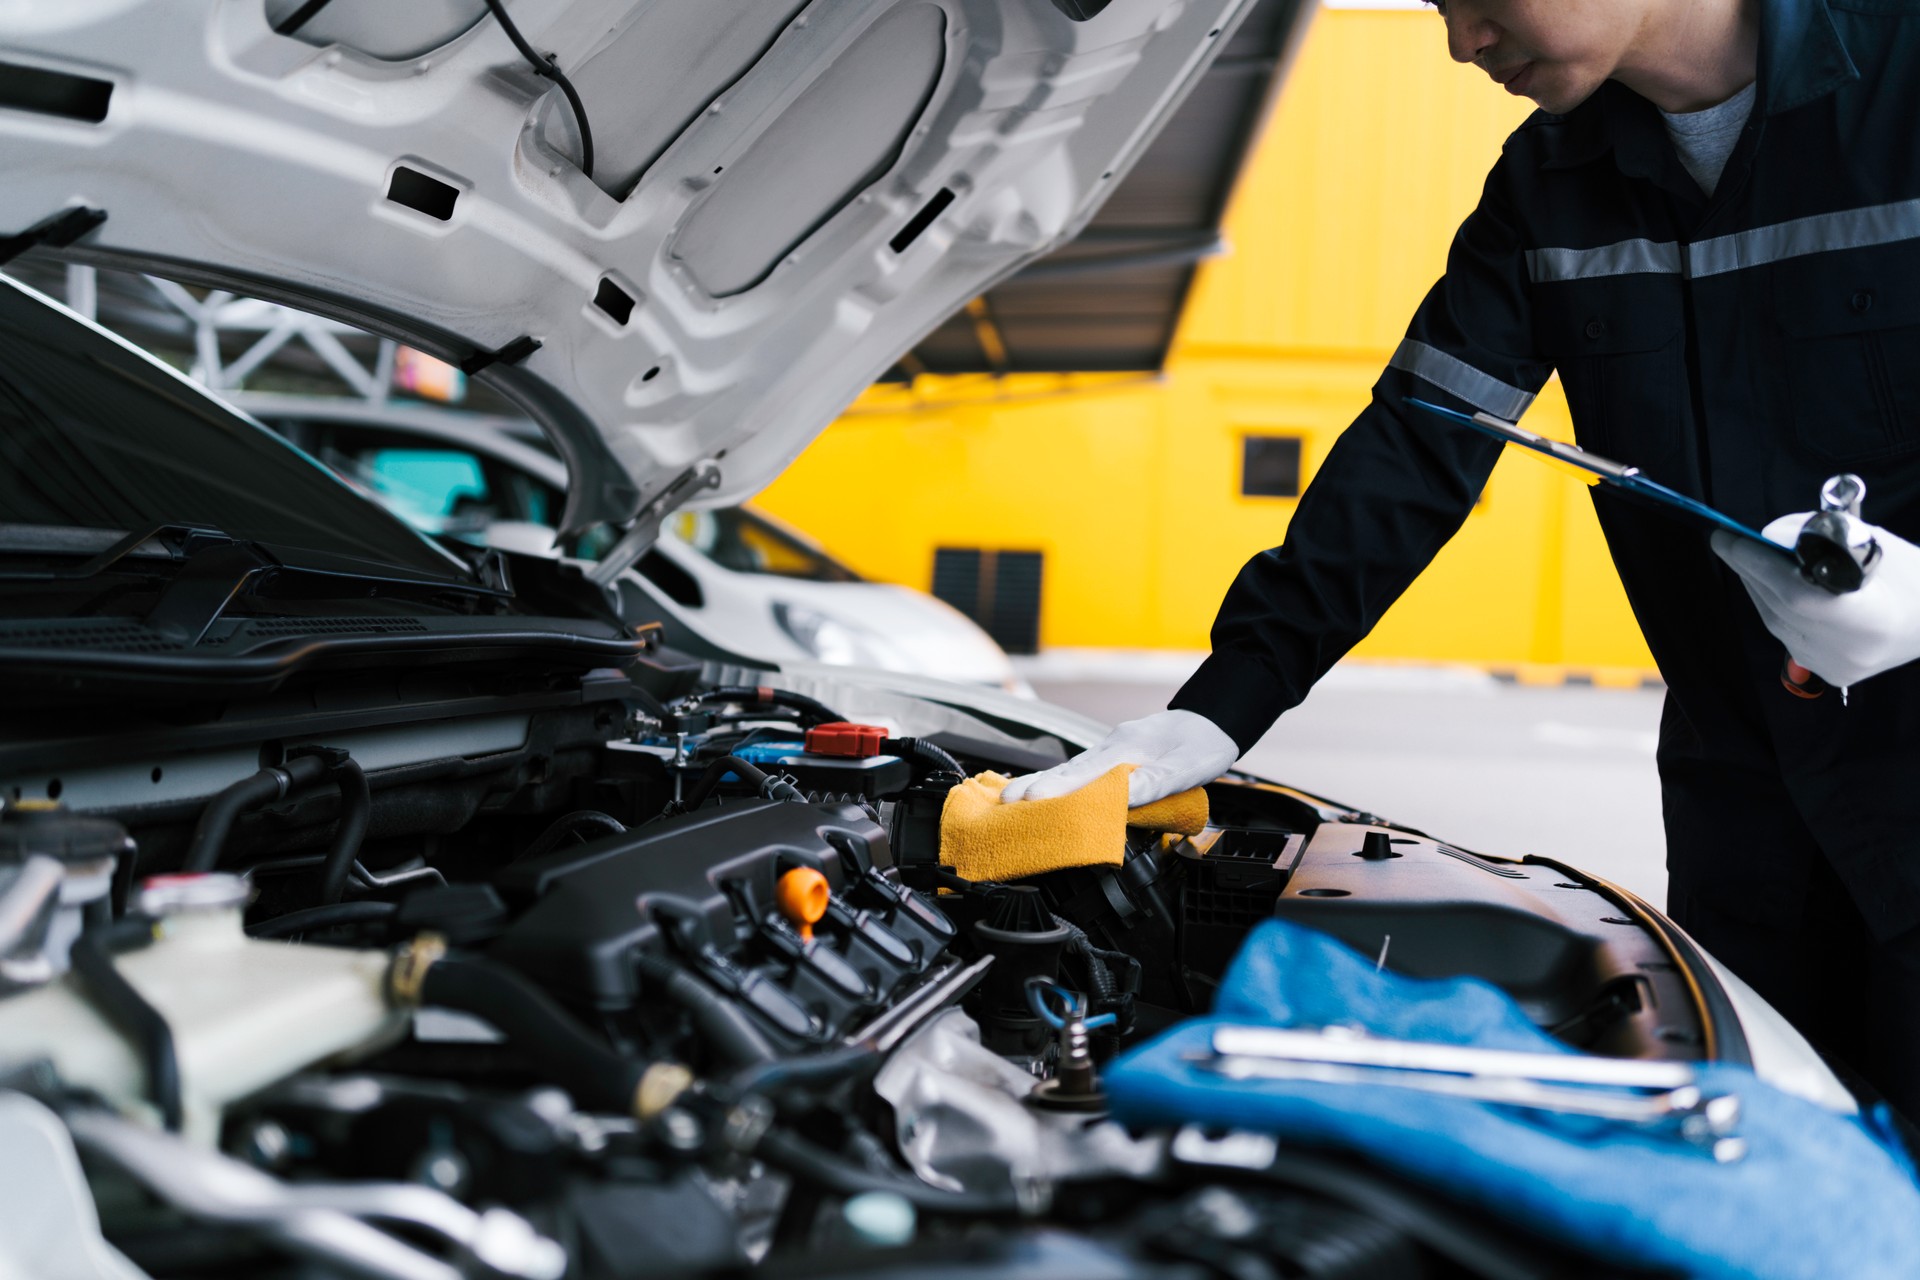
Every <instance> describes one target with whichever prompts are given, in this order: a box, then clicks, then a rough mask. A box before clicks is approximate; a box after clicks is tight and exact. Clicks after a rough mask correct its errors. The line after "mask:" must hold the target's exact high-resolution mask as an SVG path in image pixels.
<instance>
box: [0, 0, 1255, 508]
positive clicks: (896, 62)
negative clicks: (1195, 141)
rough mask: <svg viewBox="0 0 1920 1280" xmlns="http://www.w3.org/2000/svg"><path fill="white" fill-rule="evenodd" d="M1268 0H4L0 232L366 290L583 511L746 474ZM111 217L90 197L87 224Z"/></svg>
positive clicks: (1041, 240) (1073, 226) (1121, 166)
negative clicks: (496, 401) (1075, 14)
mask: <svg viewBox="0 0 1920 1280" xmlns="http://www.w3.org/2000/svg"><path fill="white" fill-rule="evenodd" d="M1251 5H1252V0H1113V3H1111V4H1110V5H1109V6H1108V7H1106V8H1105V9H1104V10H1102V11H1101V12H1099V13H1097V14H1095V15H1094V16H1093V17H1091V18H1090V19H1087V20H1084V21H1074V20H1070V19H1069V18H1068V17H1067V16H1066V14H1065V13H1064V12H1063V8H1065V9H1076V8H1091V7H1095V6H1092V5H1088V4H1086V3H1085V0H1079V3H1078V4H1076V3H1073V2H1072V0H1069V2H1068V3H1066V4H1065V5H1064V6H1062V7H1056V5H1055V4H1054V3H1052V0H811V2H807V0H508V3H507V5H506V12H507V14H508V16H509V17H510V18H511V19H512V21H513V23H514V24H515V26H517V27H518V29H519V30H520V32H521V33H522V34H523V35H524V37H525V38H526V40H527V41H528V43H529V44H530V45H531V46H532V48H533V49H534V50H535V51H538V52H541V53H550V54H551V55H552V57H553V58H554V60H555V61H556V62H557V64H558V66H559V67H560V68H561V70H562V71H564V72H565V73H566V74H567V76H568V77H569V78H570V79H571V81H572V84H573V86H574V87H575V88H576V89H577V91H578V95H579V98H580V100H581V102H582V104H583V106H584V110H585V114H586V117H587V120H588V123H589V126H590V129H591V133H592V138H593V142H594V148H595V156H594V164H593V169H592V174H591V176H589V175H588V174H587V173H586V172H583V169H582V163H581V162H582V158H583V157H582V139H581V136H580V132H579V129H578V125H577V121H576V118H575V115H574V113H573V111H572V110H571V109H570V108H569V105H568V101H567V98H566V97H565V96H564V94H563V92H562V90H561V88H560V87H559V86H558V85H556V84H555V83H554V82H553V81H552V80H550V79H546V78H542V77H541V76H540V75H538V74H536V73H535V71H534V70H533V68H532V67H531V65H530V64H529V62H528V61H527V59H526V58H524V57H523V56H522V54H521V53H520V52H518V51H516V48H515V46H514V43H513V42H512V40H511V39H510V38H509V35H508V34H507V32H506V31H505V30H504V29H503V27H502V26H501V24H500V22H499V21H498V20H497V19H496V18H495V17H494V16H492V15H491V14H490V13H489V12H488V10H487V7H486V5H485V3H484V0H410V2H409V3H407V4H394V3H392V2H391V0H331V3H328V4H325V5H323V6H321V7H319V9H318V12H317V13H312V14H311V16H309V17H307V18H306V20H305V22H304V25H302V26H300V27H299V29H298V30H297V31H294V32H293V33H292V34H281V33H280V32H278V31H277V30H276V26H279V27H285V26H288V25H289V22H290V19H292V18H293V17H294V16H296V15H297V14H299V13H300V12H301V11H303V10H306V11H311V10H313V9H314V8H315V6H314V5H313V4H312V3H311V2H310V0H307V2H306V3H302V0H64V2H63V3H62V4H59V5H39V4H4V3H0V63H4V64H7V65H4V66H0V171H4V172H5V173H6V175H7V180H6V181H5V182H4V183H0V232H16V233H26V234H23V235H16V236H15V238H14V240H13V241H12V242H11V243H9V244H0V255H8V254H9V253H10V252H19V251H23V250H25V249H29V248H37V249H39V250H41V251H42V252H54V253H58V254H61V255H63V256H65V257H67V258H68V259H70V260H75V261H84V262H94V263H97V264H100V265H106V266H120V267H140V268H144V269H147V270H151V271H154V272H155V273H157V274H162V275H171V276H173V277H175V278H178V279H185V280H189V281H198V282H200V283H204V284H208V285H223V286H229V287H232V288H235V289H236V290H240V291H244V292H248V293H253V294H257V295H260V296H265V297H270V298H274V299H277V300H281V301H286V302H289V303H292V304H294V305H297V306H301V307H304V308H306V309H308V310H313V311H320V312H323V313H325V314H330V315H335V316H337V317H339V318H341V319H345V320H350V321H352V322H354V323H356V324H360V325H363V326H365V327H367V328H370V329H374V330H376V331H379V332H382V333H385V334H387V335H389V336H392V337H396V338H400V339H404V340H405V341H407V342H409V343H411V344H413V345H415V346H418V347H421V348H423V349H425V350H427V351H431V352H433V353H435V354H437V355H439V356H441V357H443V358H446V359H449V360H451V361H453V362H454V363H457V364H462V365H464V366H465V367H466V368H468V370H469V371H470V372H474V373H476V374H477V375H478V376H481V377H483V378H486V379H488V380H489V381H491V382H492V383H494V384H495V385H496V386H498V387H499V389H500V390H501V391H503V392H504V393H505V394H507V395H508V396H509V397H511V398H512V399H514V400H515V401H517V402H518V403H519V404H521V405H522V406H523V407H524V408H525V409H526V410H527V411H528V412H530V413H531V414H533V415H534V416H535V417H536V418H538V419H539V420H540V421H541V422H542V423H543V424H544V426H545V427H546V429H547V430H548V431H549V433H550V434H551V435H552V436H553V437H554V439H555V441H556V443H557V444H558V446H559V447H560V448H561V450H562V452H563V453H564V454H565V455H566V458H567V461H568V463H569V469H570V472H571V474H572V476H573V477H574V484H573V486H572V491H571V493H570V494H569V498H568V506H567V511H566V513H565V518H564V521H565V524H566V525H567V527H568V528H569V529H573V530H577V529H580V528H583V527H585V526H588V525H591V524H596V523H614V522H624V521H627V520H630V519H634V518H635V517H641V519H640V520H639V523H638V525H636V531H635V534H634V538H635V539H636V540H645V537H646V536H647V534H648V533H649V532H650V530H651V528H652V527H654V526H656V525H657V522H658V519H659V518H660V517H661V516H662V515H664V514H665V512H666V510H667V509H670V508H671V507H672V506H676V505H679V504H681V503H682V502H686V501H694V502H697V503H699V504H700V505H717V504H724V503H732V502H738V501H740V500H742V499H744V498H746V497H747V496H749V495H751V494H752V493H754V492H755V491H757V490H758V489H760V488H761V487H762V486H764V485H765V484H766V483H767V482H768V481H770V480H771V479H772V478H773V477H774V476H775V475H777V474H778V473H779V472H780V470H781V469H782V468H783V467H785V466H786V464H787V463H788V462H789V461H791V460H792V458H793V457H794V456H795V455H796V454H798V453H799V452H800V450H801V449H802V448H804V447H805V446H806V445H807V443H808V442H809V441H811V440H812V439H813V437H814V436H815V435H816V434H818V432H819V431H820V430H821V429H822V428H823V427H824V426H825V425H826V424H827V423H828V422H830V421H831V420H832V418H833V417H834V415H835V414H836V413H838V412H839V411H840V410H841V409H842V408H844V407H845V406H846V405H847V404H848V403H849V402H851V401H852V399H853V398H854V397H855V396H857V395H858V394H859V393H860V391H861V390H862V389H863V388H865V387H866V386H867V385H868V384H869V383H870V382H871V381H872V380H873V379H874V378H876V377H878V376H879V375H880V374H881V373H883V372H884V371H885V370H886V369H887V368H888V367H889V366H890V365H891V364H892V363H893V362H894V360H895V359H896V358H897V357H898V356H899V355H901V354H902V353H903V352H905V351H906V350H907V349H908V348H909V347H911V346H912V345H913V344H914V343H915V342H916V341H917V340H918V339H919V338H921V337H922V336H923V335H925V334H926V333H927V332H928V331H929V330H931V329H932V328H933V327H934V326H936V325H937V324H938V323H939V322H940V321H941V320H942V319H944V318H945V317H946V316H948V315H949V314H951V313H953V312H954V311H956V310H958V309H959V308H961V307H963V306H964V305H965V304H966V303H967V302H968V301H969V300H970V299H972V298H974V297H976V296H977V295H979V294H980V293H981V292H982V291H983V290H984V289H986V288H987V287H988V286H989V285H991V284H992V283H994V282H995V281H996V280H998V279H1000V278H1001V277H1003V276H1006V275H1007V274H1009V273H1011V272H1013V271H1014V270H1017V269H1018V268H1019V267H1020V266H1021V265H1022V264H1024V263H1026V262H1027V261H1029V260H1031V259H1032V258H1034V257H1036V256H1038V255H1040V254H1042V253H1045V252H1046V251H1048V250H1049V249H1051V248H1053V247H1054V246H1056V245H1058V244H1060V243H1061V242H1063V241H1064V240H1066V239H1069V238H1071V237H1072V236H1073V235H1074V234H1075V233H1076V232H1077V231H1078V230H1079V229H1080V227H1081V226H1082V225H1083V224H1084V223H1085V222H1086V221H1087V219H1088V218H1089V217H1091V215H1092V214H1093V212H1094V211H1095V209H1096V208H1097V207H1098V206H1099V204H1100V203H1101V201H1102V200H1103V199H1104V198H1105V196H1106V194H1107V193H1108V192H1110V191H1111V190H1112V189H1113V188H1114V185H1115V184H1116V183H1117V181H1118V180H1119V179H1120V177H1121V176H1122V175H1123V174H1124V173H1125V171H1126V169H1127V166H1128V165H1129V164H1130V163H1131V162H1132V161H1133V160H1134V158H1135V157H1137V156H1138V155H1139V154H1140V152H1141V150H1142V149H1143V147H1144V146H1145V144H1146V143H1147V142H1148V140H1149V139H1150V138H1151V137H1152V135H1153V133H1154V132H1155V130H1156V129H1157V128H1158V127H1159V126H1160V125H1161V124H1162V123H1163V122H1164V121H1165V120H1166V119H1167V117H1168V115H1169V114H1170V113H1171V111H1172V110H1173V108H1174V107H1175V106H1176V105H1177V104H1178V103H1179V101H1180V99H1181V98H1182V96H1183V95H1184V93H1185V92H1186V91H1187V90H1188V89H1189V88H1190V87H1191V86H1192V85H1193V84H1194V82H1195V80H1196V79H1197V78H1198V76H1199V74H1200V73H1201V72H1202V71H1203V70H1204V68H1205V66H1206V64H1207V62H1208V60H1209V59H1210V58H1211V56H1212V54H1213V52H1214V51H1215V50H1217V49H1219V48H1220V47H1221V46H1222V45H1223V44H1224V43H1225V40H1226V37H1227V35H1228V34H1229V33H1230V32H1231V30H1232V29H1233V27H1234V25H1235V24H1236V23H1237V22H1238V21H1239V20H1240V18H1241V17H1243V16H1244V13H1245V11H1246V10H1247V9H1249V8H1250V7H1251ZM100 214H104V215H105V219H104V221H101V220H100V218H99V216H98V215H100Z"/></svg>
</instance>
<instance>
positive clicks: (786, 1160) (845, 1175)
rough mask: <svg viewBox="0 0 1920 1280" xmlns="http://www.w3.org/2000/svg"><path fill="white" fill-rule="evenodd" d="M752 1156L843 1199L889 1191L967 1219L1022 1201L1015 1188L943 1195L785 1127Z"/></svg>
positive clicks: (1008, 1210) (1006, 1210)
mask: <svg viewBox="0 0 1920 1280" xmlns="http://www.w3.org/2000/svg"><path fill="white" fill-rule="evenodd" d="M753 1150H754V1154H755V1155H757V1156H759V1157H760V1158H761V1159H763V1160H765V1161H766V1162H767V1163H768V1164H771V1165H777V1166H779V1167H780V1168H782V1169H785V1170H786V1171H787V1172H788V1173H791V1174H793V1175H794V1176H795V1177H798V1178H803V1179H806V1180H807V1181H809V1182H812V1183H815V1184H817V1185H819V1186H823V1187H825V1188H826V1189H827V1190H829V1191H832V1192H835V1193H836V1194H838V1195H843V1196H857V1195H861V1194H864V1193H865V1192H868V1191H890V1192H892V1193H893V1194H895V1195H897V1196H899V1197H901V1198H902V1199H904V1200H906V1201H907V1202H908V1203H910V1204H912V1205H913V1206H914V1207H915V1208H916V1209H924V1210H926V1211H927V1212H929V1213H954V1214H966V1215H969V1216H981V1215H1007V1214H1013V1213H1017V1212H1019V1209H1020V1202H1019V1201H1018V1200H1017V1199H1016V1198H1015V1197H1014V1193H1013V1188H1011V1187H1008V1188H1007V1189H1006V1190H1004V1191H946V1190H942V1189H941V1188H939V1187H934V1186H929V1185H927V1184H926V1183H924V1182H922V1181H920V1180H919V1179H918V1178H913V1177H901V1176H890V1175H887V1174H884V1173H874V1172H871V1171H869V1170H867V1169H863V1168H861V1167H860V1166H859V1165H856V1164H853V1163H852V1162H850V1161H847V1160H843V1159H842V1158H840V1157H839V1156H836V1155H834V1154H833V1153H832V1152H830V1151H828V1150H826V1149H825V1148H823V1147H817V1146H815V1145H814V1144H813V1143H811V1142H808V1141H807V1140H806V1139H805V1138H802V1137H800V1136H798V1135H797V1134H793V1133H790V1132H788V1131H787V1130H785V1129H778V1128H775V1129H768V1130H767V1131H766V1133H764V1134H762V1135H761V1137H760V1141H758V1142H757V1143H755V1144H754V1148H753Z"/></svg>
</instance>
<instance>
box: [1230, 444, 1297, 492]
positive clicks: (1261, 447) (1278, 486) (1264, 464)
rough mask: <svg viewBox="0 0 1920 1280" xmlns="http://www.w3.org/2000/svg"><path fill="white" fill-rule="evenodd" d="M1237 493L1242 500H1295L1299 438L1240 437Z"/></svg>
mask: <svg viewBox="0 0 1920 1280" xmlns="http://www.w3.org/2000/svg"><path fill="white" fill-rule="evenodd" d="M1240 494H1241V496H1242V497H1246V498H1297V497H1299V496H1300V437H1299V436H1245V437H1243V438H1242V440H1241V445H1240Z"/></svg>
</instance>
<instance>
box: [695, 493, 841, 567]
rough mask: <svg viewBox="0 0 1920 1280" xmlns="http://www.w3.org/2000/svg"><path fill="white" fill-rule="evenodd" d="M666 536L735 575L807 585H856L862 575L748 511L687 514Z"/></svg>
mask: <svg viewBox="0 0 1920 1280" xmlns="http://www.w3.org/2000/svg"><path fill="white" fill-rule="evenodd" d="M666 528H667V532H668V533H671V534H672V535H674V536H675V537H677V538H679V539H680V540H681V541H682V542H685V543H687V544H688V545H689V546H691V547H692V548H693V549H694V550H696V551H699V552H701V553H702V554H704V555H705V556H707V558H708V559H710V560H712V561H714V562H715V563H716V564H719V565H721V566H723V567H725V568H728V569H732V570H734V571H735V572H736V573H764V574H771V575H773V576H774V577H778V578H804V579H806V580H807V581H809V582H858V581H860V575H859V574H857V573H855V572H854V571H853V570H851V569H849V568H847V566H845V565H843V564H841V563H840V562H839V561H838V560H835V559H833V558H832V557H830V556H828V555H827V554H826V553H825V552H824V551H820V550H818V549H816V548H814V547H810V546H808V545H807V544H806V543H804V542H801V541H800V540H799V539H798V538H795V537H794V536H793V535H792V534H790V533H788V532H786V531H785V530H784V529H781V528H780V527H779V526H777V525H775V524H772V523H770V522H769V521H767V520H765V519H763V518H761V517H760V516H757V515H755V514H754V513H753V512H751V511H748V510H747V509H746V508H744V507H723V508H721V509H720V510H718V511H683V512H681V513H680V514H679V515H676V516H675V517H674V518H673V519H672V520H670V521H668V523H667V526H666Z"/></svg>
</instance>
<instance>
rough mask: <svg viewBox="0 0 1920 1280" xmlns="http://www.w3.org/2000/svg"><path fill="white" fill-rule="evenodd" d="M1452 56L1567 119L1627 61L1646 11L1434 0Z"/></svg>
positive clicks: (1597, 3)
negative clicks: (1568, 115)
mask: <svg viewBox="0 0 1920 1280" xmlns="http://www.w3.org/2000/svg"><path fill="white" fill-rule="evenodd" d="M1436 6H1437V7H1438V8H1439V10H1440V13H1441V15H1442V16H1443V17H1444V18H1445V19H1446V23H1447V51H1448V52H1449V53H1451V54H1452V55H1453V57H1454V60H1455V61H1457V62H1470V63H1473V64H1474V65H1475V66H1478V67H1479V68H1480V69H1481V70H1483V71H1485V72H1486V73H1487V74H1488V75H1489V76H1491V77H1493V79H1494V81H1495V83H1497V84H1500V85H1501V86H1503V87H1504V88H1505V89H1506V90H1507V92H1508V93H1512V94H1516V95H1518V96H1520V97H1523V98H1531V99H1533V100H1534V101H1535V102H1537V103H1539V104H1540V106H1541V107H1543V108H1545V109H1546V110H1547V111H1550V112H1553V113H1554V114H1555V115H1564V114H1565V113H1567V112H1569V111H1571V110H1573V109H1574V108H1575V107H1577V106H1579V105H1580V104H1581V103H1582V102H1585V101H1586V100H1587V98H1588V96H1589V95H1591V94H1592V93H1593V91H1594V90H1595V89H1598V88H1599V87H1600V86H1601V84H1603V83H1604V82H1605V81H1606V80H1607V79H1608V78H1609V77H1610V76H1612V75H1613V74H1614V73H1615V72H1616V71H1617V70H1619V68H1620V65H1621V63H1622V62H1623V61H1625V59H1626V57H1627V55H1628V52H1629V50H1630V48H1631V46H1632V43H1633V39H1634V36H1635V35H1636V34H1637V33H1638V31H1639V29H1640V19H1641V16H1642V15H1641V14H1640V12H1639V9H1640V7H1641V6H1639V5H1637V4H1632V3H1622V2H1621V0H1436Z"/></svg>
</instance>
